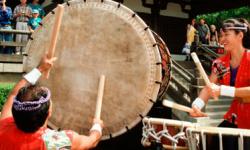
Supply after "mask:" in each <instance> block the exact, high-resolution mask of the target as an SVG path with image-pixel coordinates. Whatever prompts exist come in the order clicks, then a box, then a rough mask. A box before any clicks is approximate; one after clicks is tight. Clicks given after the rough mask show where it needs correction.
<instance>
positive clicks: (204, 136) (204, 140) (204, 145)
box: [201, 130, 206, 150]
mask: <svg viewBox="0 0 250 150" xmlns="http://www.w3.org/2000/svg"><path fill="white" fill-rule="evenodd" d="M201 139H202V147H203V150H206V135H205V134H204V131H203V130H201Z"/></svg>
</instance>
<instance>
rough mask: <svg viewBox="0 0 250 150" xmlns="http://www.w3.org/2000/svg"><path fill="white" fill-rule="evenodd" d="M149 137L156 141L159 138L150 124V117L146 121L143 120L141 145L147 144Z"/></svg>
mask: <svg viewBox="0 0 250 150" xmlns="http://www.w3.org/2000/svg"><path fill="white" fill-rule="evenodd" d="M149 138H153V139H154V140H155V141H156V142H160V141H161V138H160V137H159V136H158V133H156V132H155V129H154V127H153V126H152V125H151V122H150V118H149V119H148V122H147V123H146V122H143V127H142V140H141V143H142V145H147V142H148V141H149Z"/></svg>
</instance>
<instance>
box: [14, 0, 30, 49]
mask: <svg viewBox="0 0 250 150" xmlns="http://www.w3.org/2000/svg"><path fill="white" fill-rule="evenodd" d="M20 2H21V4H19V5H17V6H16V8H15V9H14V19H15V20H16V29H17V30H24V31H29V28H28V21H29V18H30V17H31V12H32V10H31V8H30V7H28V5H27V4H26V2H27V0H20ZM27 41H28V35H24V34H23V35H22V34H17V35H16V42H27ZM22 52H23V48H21V47H16V53H17V54H18V53H20V54H22Z"/></svg>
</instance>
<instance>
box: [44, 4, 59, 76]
mask: <svg viewBox="0 0 250 150" xmlns="http://www.w3.org/2000/svg"><path fill="white" fill-rule="evenodd" d="M56 10H57V12H56V16H55V23H54V27H53V30H52V33H51V38H50V43H49V49H48V52H47V55H48V58H52V57H53V56H54V53H55V48H56V42H57V37H58V33H59V30H60V26H61V22H62V16H63V10H64V7H63V5H61V4H58V5H57V9H56ZM49 72H50V71H48V72H47V73H46V76H45V77H46V78H48V77H49Z"/></svg>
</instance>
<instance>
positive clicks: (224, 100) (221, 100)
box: [207, 98, 233, 106]
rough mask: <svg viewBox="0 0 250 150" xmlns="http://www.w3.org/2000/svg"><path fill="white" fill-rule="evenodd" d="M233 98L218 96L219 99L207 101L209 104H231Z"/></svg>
mask: <svg viewBox="0 0 250 150" xmlns="http://www.w3.org/2000/svg"><path fill="white" fill-rule="evenodd" d="M232 101H233V99H231V98H219V100H214V99H210V100H209V101H208V103H207V106H209V105H231V103H232Z"/></svg>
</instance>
